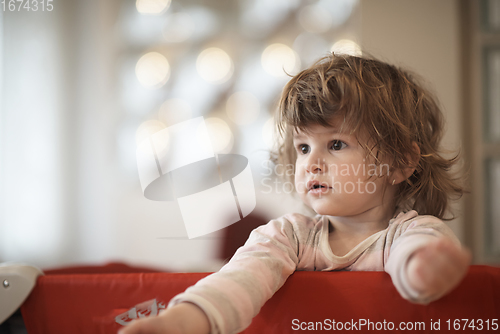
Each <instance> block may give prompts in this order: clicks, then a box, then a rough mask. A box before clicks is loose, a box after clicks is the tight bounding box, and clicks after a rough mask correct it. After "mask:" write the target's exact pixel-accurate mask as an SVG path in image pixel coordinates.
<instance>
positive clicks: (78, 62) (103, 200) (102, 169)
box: [0, 0, 462, 270]
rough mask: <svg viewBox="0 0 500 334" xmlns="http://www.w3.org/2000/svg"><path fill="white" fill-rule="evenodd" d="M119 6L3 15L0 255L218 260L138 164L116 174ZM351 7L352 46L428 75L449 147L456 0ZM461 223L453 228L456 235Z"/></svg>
mask: <svg viewBox="0 0 500 334" xmlns="http://www.w3.org/2000/svg"><path fill="white" fill-rule="evenodd" d="M120 5H121V3H120V1H117V0H113V1H111V0H110V1H108V0H107V1H99V0H89V1H77V0H67V1H64V2H58V3H57V6H58V7H57V8H56V9H57V10H55V11H54V12H52V13H45V15H41V13H26V12H19V13H18V12H10V13H5V14H4V15H3V16H2V17H1V19H2V22H1V23H2V26H3V28H4V29H3V30H4V31H3V32H4V33H3V36H4V38H3V41H2V50H3V52H4V54H3V59H2V61H3V67H2V68H3V72H2V77H3V79H4V80H3V91H2V93H3V94H2V95H1V98H2V101H1V108H2V109H1V112H0V116H1V117H0V127H1V128H0V145H1V152H0V177H1V178H0V182H1V184H0V262H2V261H26V262H31V263H34V264H37V265H40V266H43V267H54V266H62V265H66V264H71V263H103V262H106V261H110V260H121V261H128V262H132V263H141V264H150V265H153V266H159V267H164V268H167V269H168V268H171V269H180V270H191V269H192V270H210V269H211V268H213V266H216V265H217V263H215V264H213V263H212V260H213V258H214V256H215V253H216V251H217V250H216V245H217V243H218V240H217V239H216V237H210V238H199V239H198V240H186V237H185V230H184V226H183V224H182V217H181V216H180V213H179V210H178V208H177V205H176V203H168V202H154V201H150V200H147V199H146V198H144V196H143V195H142V193H141V191H140V186H139V181H138V178H137V172H136V170H135V169H134V168H132V170H130V169H127V168H125V170H124V168H123V164H122V162H121V161H120V156H119V153H118V152H119V151H120V145H121V144H120V141H119V138H120V137H121V131H122V129H123V127H122V125H123V124H122V123H123V116H122V112H121V110H120V105H119V103H118V100H119V93H118V88H117V87H116V82H117V81H118V80H119V78H118V77H119V72H118V71H117V67H118V65H117V63H119V62H120V52H122V51H123V48H124V45H122V44H121V43H120V38H119V34H118V31H117V29H118V27H117V25H118V16H119V13H120V8H121V7H120ZM360 5H361V15H362V24H361V29H360V30H359V29H358V30H359V31H360V32H359V34H360V36H359V37H360V38H361V46H362V48H363V49H364V50H366V51H369V52H371V53H372V54H373V55H375V56H378V57H380V58H382V59H383V60H387V61H389V62H391V63H396V64H400V65H404V66H406V67H409V68H410V69H413V70H414V71H415V72H417V73H419V74H420V75H422V76H423V77H424V78H426V79H427V80H428V81H429V83H430V84H431V86H432V87H434V89H435V91H436V93H437V95H438V96H439V98H440V99H441V102H442V104H443V107H444V111H445V114H446V117H447V122H448V130H447V132H446V137H445V141H444V142H445V144H446V146H448V147H450V148H456V146H457V143H459V142H460V138H461V135H460V126H461V125H460V124H461V117H460V115H461V110H460V105H459V103H458V97H459V84H460V81H459V80H460V71H459V53H458V51H459V45H458V40H459V37H460V36H459V30H458V28H459V22H458V10H457V1H452V0H440V1H431V0H425V1H411V0H392V1H391V0H361V2H360ZM355 24H356V25H357V24H358V21H355ZM40 27H43V29H40ZM141 52H143V51H141ZM318 56H320V55H318ZM127 149H131V148H130V147H128V148H127ZM132 150H135V147H132ZM249 158H252V157H249ZM256 174H257V173H256V171H254V176H256ZM257 207H258V208H260V209H261V212H262V213H263V214H264V215H265V216H266V217H267V218H272V217H275V216H278V215H281V214H283V213H285V212H290V211H301V210H303V208H302V207H301V205H300V203H299V202H298V201H294V200H293V199H292V198H291V197H290V196H286V195H283V196H281V197H278V196H272V195H268V196H259V197H258V199H257ZM461 224H462V223H461V221H460V220H457V221H456V222H453V224H452V226H453V228H454V229H455V231H456V232H457V234H458V235H461Z"/></svg>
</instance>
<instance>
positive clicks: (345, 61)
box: [273, 54, 464, 219]
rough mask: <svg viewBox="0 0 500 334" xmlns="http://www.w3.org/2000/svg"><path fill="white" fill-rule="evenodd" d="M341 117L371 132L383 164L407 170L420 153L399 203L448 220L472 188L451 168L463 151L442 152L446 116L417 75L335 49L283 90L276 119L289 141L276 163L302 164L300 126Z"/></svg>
mask: <svg viewBox="0 0 500 334" xmlns="http://www.w3.org/2000/svg"><path fill="white" fill-rule="evenodd" d="M334 116H337V117H338V116H340V117H341V118H343V119H344V125H343V126H344V127H345V128H347V129H349V130H350V131H351V133H356V131H359V130H360V129H362V131H366V134H367V135H368V141H367V143H370V144H367V143H361V144H362V145H363V146H364V149H365V151H366V153H367V157H368V156H371V158H372V159H373V160H375V163H376V164H377V165H380V164H381V162H382V159H383V160H384V161H388V162H389V163H390V166H391V168H395V169H404V168H405V167H408V166H411V164H412V161H416V160H417V158H418V164H417V165H416V166H412V167H415V168H416V169H415V171H414V172H413V174H412V175H411V176H410V177H409V178H408V179H407V180H406V182H402V183H401V184H400V185H399V187H398V194H397V195H396V201H397V202H396V205H397V206H398V207H400V208H401V209H403V210H408V209H414V210H416V211H418V212H419V214H423V215H433V216H436V217H438V218H441V219H445V218H444V216H445V213H446V212H447V211H449V204H450V199H451V198H452V197H457V198H458V197H460V196H461V195H462V194H463V192H464V189H463V187H462V186H461V185H460V184H459V183H458V182H457V179H454V178H453V177H452V175H451V174H450V169H451V167H452V166H453V165H454V164H455V163H456V162H457V160H458V155H456V156H455V157H453V158H451V159H447V158H445V157H443V156H442V155H441V153H440V151H439V143H440V141H441V137H442V134H443V115H442V113H441V110H440V108H439V106H438V104H437V102H436V99H435V98H434V96H433V95H432V94H431V93H430V92H429V91H428V90H426V89H425V88H423V86H422V85H421V84H420V83H419V81H418V80H417V79H416V76H415V75H413V74H410V73H409V72H408V71H405V70H402V69H400V68H397V67H395V66H392V65H389V64H386V63H384V62H381V61H379V60H376V59H373V58H367V57H363V58H361V57H355V56H349V55H334V54H330V55H329V56H326V57H324V58H322V59H320V60H319V61H318V62H316V63H315V64H314V65H313V66H311V67H310V68H308V69H306V70H304V71H302V72H300V73H299V74H297V75H296V76H294V77H293V78H292V79H291V80H290V81H289V82H288V84H287V85H286V86H285V88H284V90H283V94H282V97H281V100H280V105H279V109H278V115H277V117H276V122H277V128H278V130H279V134H280V136H281V138H282V139H283V141H282V143H281V145H280V146H279V148H278V150H277V152H276V155H275V156H274V159H273V160H274V162H275V163H277V164H279V165H281V166H289V165H290V164H291V165H293V166H294V165H295V160H296V158H297V155H296V152H295V149H294V147H293V142H292V136H293V131H295V130H297V129H300V130H304V129H306V128H307V127H308V126H310V125H315V124H320V125H323V126H329V125H330V124H329V121H330V120H331V119H332V117H334ZM414 143H416V144H417V145H418V148H419V149H420V153H418V152H416V150H415V148H414ZM375 152H376V153H375Z"/></svg>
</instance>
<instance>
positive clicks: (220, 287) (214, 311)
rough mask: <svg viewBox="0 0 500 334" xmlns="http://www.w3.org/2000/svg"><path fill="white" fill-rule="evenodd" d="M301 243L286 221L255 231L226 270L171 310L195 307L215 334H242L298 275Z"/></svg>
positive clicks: (206, 280)
mask: <svg viewBox="0 0 500 334" xmlns="http://www.w3.org/2000/svg"><path fill="white" fill-rule="evenodd" d="M298 253H299V242H298V238H297V235H296V231H295V228H294V226H293V224H292V223H291V222H290V221H289V220H288V219H286V218H280V219H277V220H272V221H270V222H269V223H268V224H266V225H263V226H260V227H258V228H257V229H255V230H254V231H252V233H251V234H250V237H249V239H248V240H247V242H246V243H245V245H244V246H242V247H241V248H239V249H238V250H237V251H236V253H235V255H234V256H233V258H232V259H231V260H230V261H229V262H228V263H227V264H226V265H225V266H224V267H222V269H221V270H220V271H219V272H217V273H214V274H212V275H209V276H207V277H205V278H204V279H202V280H200V281H199V282H198V283H196V284H195V285H194V286H192V287H190V288H188V289H187V290H186V291H185V292H184V293H181V294H179V295H177V296H175V297H174V298H173V299H172V300H171V301H170V303H169V307H171V306H173V305H176V304H178V303H180V302H190V303H193V304H195V305H197V306H198V307H200V308H201V309H202V310H203V311H204V312H205V314H206V315H207V317H208V319H209V321H210V326H211V333H212V334H215V333H217V334H219V333H221V334H222V333H223V334H225V333H238V332H240V331H242V330H244V329H245V328H246V327H248V326H249V325H250V323H251V321H252V318H253V317H254V316H256V315H257V314H258V313H259V311H260V309H261V307H262V306H263V305H264V303H265V302H266V301H267V300H268V299H269V298H271V297H272V295H273V294H274V293H275V292H276V291H277V290H278V289H279V288H280V287H281V286H282V285H283V284H284V283H285V281H286V279H287V278H288V276H290V275H291V274H292V273H293V272H294V271H295V269H296V267H297V263H298Z"/></svg>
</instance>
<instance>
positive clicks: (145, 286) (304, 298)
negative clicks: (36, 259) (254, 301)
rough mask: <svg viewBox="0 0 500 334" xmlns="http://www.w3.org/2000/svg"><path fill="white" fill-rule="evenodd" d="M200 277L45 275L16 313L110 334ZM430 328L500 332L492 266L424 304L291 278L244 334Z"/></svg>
mask: <svg viewBox="0 0 500 334" xmlns="http://www.w3.org/2000/svg"><path fill="white" fill-rule="evenodd" d="M206 275H208V274H206V273H113V274H106V273H104V274H103V273H100V274H67V273H66V274H64V273H61V272H59V273H57V275H55V274H48V275H45V276H41V277H39V278H38V281H37V285H36V287H35V288H34V290H33V291H32V293H31V295H30V296H29V297H28V299H27V300H26V302H25V303H24V304H23V305H22V308H21V311H22V315H23V318H24V321H25V324H26V328H27V330H28V333H29V334H45V333H50V334H68V333H116V331H117V330H118V329H119V328H120V327H121V326H122V325H120V324H119V323H118V322H122V323H123V322H127V321H129V320H130V318H133V317H137V316H138V317H140V316H148V315H151V314H154V313H156V312H157V310H159V309H161V308H162V307H164V305H165V304H166V303H168V301H169V300H170V298H172V297H173V296H174V295H176V294H177V293H180V292H182V291H183V290H184V289H186V288H187V287H188V286H190V285H192V284H194V283H195V282H196V281H198V280H199V279H200V278H202V277H204V276H206ZM152 299H155V301H154V302H151V301H150V302H149V303H146V304H145V306H144V305H142V306H139V307H136V308H133V307H134V305H137V304H139V303H141V302H144V301H148V300H152ZM117 319H118V320H119V321H118V322H117ZM400 326H401V327H400ZM438 326H439V329H440V331H444V332H446V331H449V332H461V333H475V332H481V333H488V332H496V333H500V268H494V267H489V266H471V268H470V270H469V273H468V275H467V276H466V278H465V279H464V281H463V282H462V283H461V284H460V286H459V287H458V288H457V289H455V290H454V291H453V292H452V293H450V294H449V295H447V296H445V297H443V298H442V299H440V300H438V301H436V302H433V303H431V304H429V305H427V306H422V305H414V304H411V303H409V302H407V301H406V300H404V299H402V298H401V297H400V296H399V294H398V292H397V291H396V289H395V288H394V286H393V284H392V282H391V279H390V277H389V276H388V275H387V274H386V273H383V272H296V273H294V274H293V275H292V276H291V277H290V278H289V279H288V281H287V282H286V284H285V285H284V286H283V287H282V288H281V289H280V290H279V291H278V292H277V293H276V294H275V295H274V296H273V298H271V299H270V300H269V301H268V302H267V303H266V304H265V305H264V307H263V308H262V310H261V312H260V313H259V315H258V316H257V317H255V318H254V320H253V322H252V325H251V326H250V327H249V328H248V329H247V330H245V331H244V333H294V332H297V331H301V330H307V329H308V331H310V330H312V329H316V330H320V329H321V328H322V329H323V331H331V330H332V328H333V329H336V330H337V332H338V331H340V332H345V331H346V329H347V331H348V332H351V331H352V332H358V333H365V332H369V331H377V332H381V333H384V332H389V331H391V328H392V329H393V331H396V330H401V331H402V330H403V327H404V329H406V330H407V331H411V332H412V333H414V332H417V333H418V332H420V333H434V332H436V331H437V330H438ZM473 327H474V328H473ZM479 328H481V329H479Z"/></svg>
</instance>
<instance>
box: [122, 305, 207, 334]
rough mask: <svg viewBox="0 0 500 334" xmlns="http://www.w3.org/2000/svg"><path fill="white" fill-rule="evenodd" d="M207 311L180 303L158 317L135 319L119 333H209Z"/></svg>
mask: <svg viewBox="0 0 500 334" xmlns="http://www.w3.org/2000/svg"><path fill="white" fill-rule="evenodd" d="M209 332H210V323H209V322H208V318H207V316H206V315H205V313H204V312H203V311H202V310H201V309H200V308H199V307H198V306H196V305H194V304H191V303H180V304H178V305H176V306H174V307H172V308H169V309H167V310H165V311H163V312H161V313H160V314H159V315H158V316H156V317H151V318H144V319H140V320H134V321H132V322H131V323H130V325H128V326H126V327H124V328H123V329H121V330H120V331H119V332H118V334H208V333H209Z"/></svg>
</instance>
